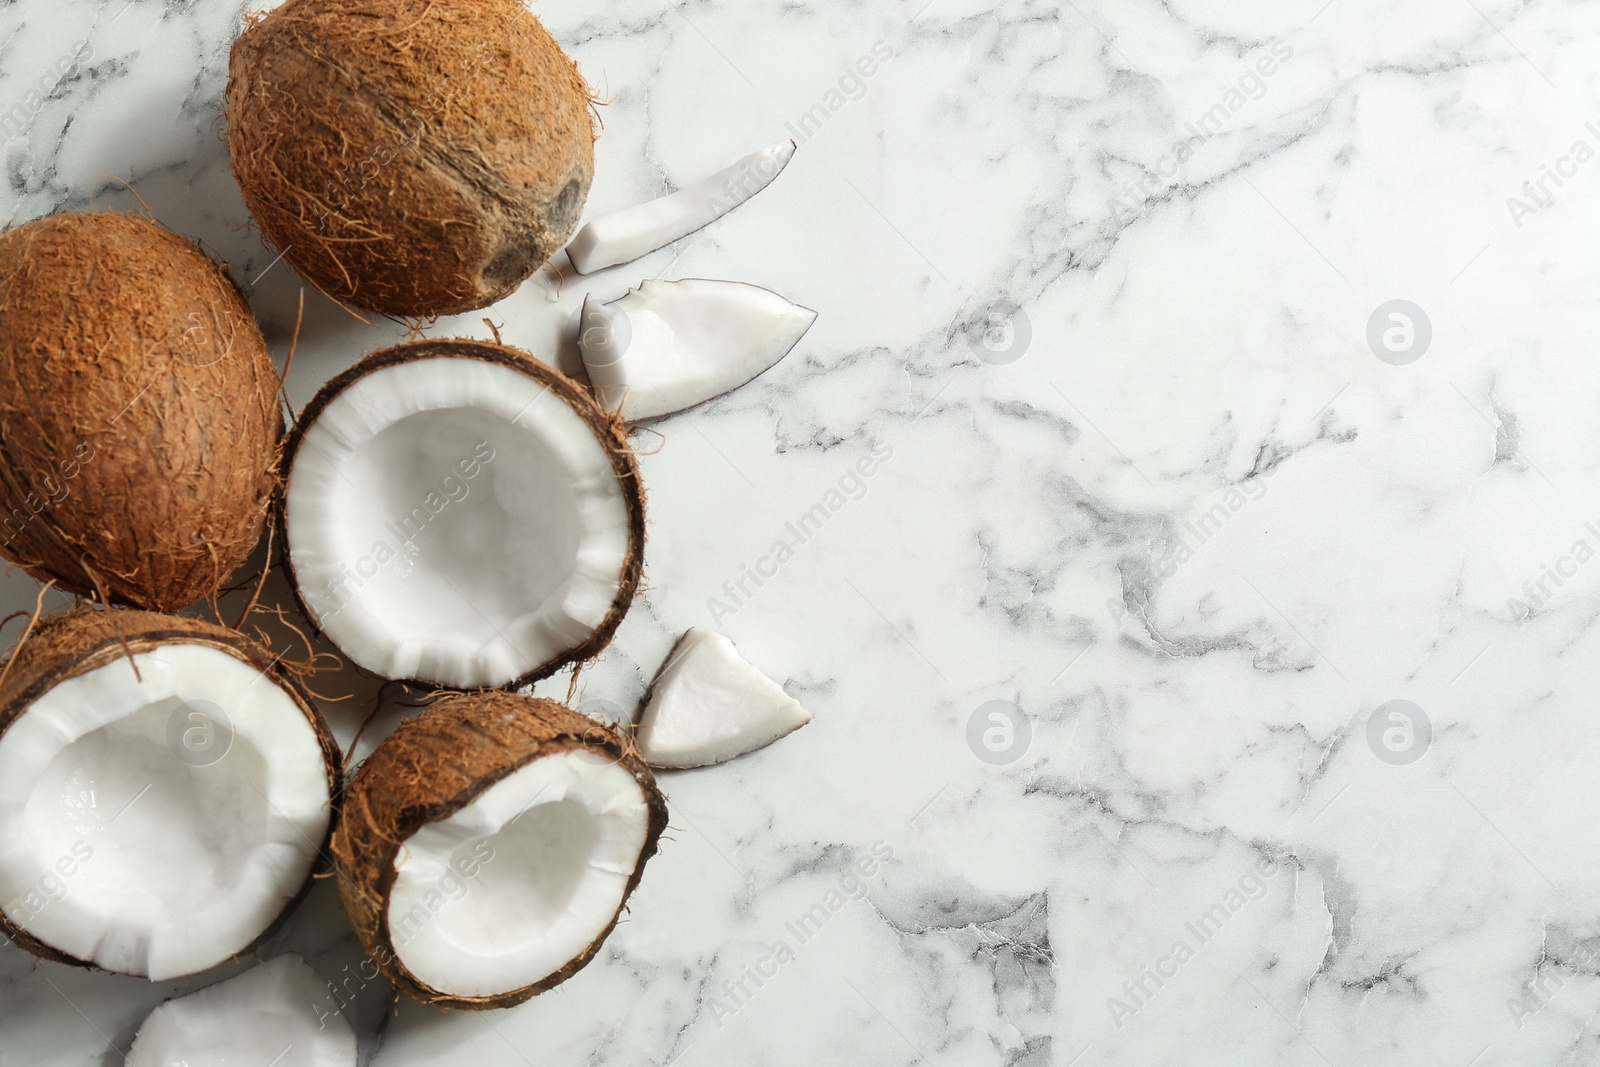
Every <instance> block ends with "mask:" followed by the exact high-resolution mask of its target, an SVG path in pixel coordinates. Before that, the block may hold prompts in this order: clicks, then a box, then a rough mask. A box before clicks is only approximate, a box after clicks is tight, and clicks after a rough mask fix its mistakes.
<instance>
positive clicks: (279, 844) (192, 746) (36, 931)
mask: <svg viewBox="0 0 1600 1067" xmlns="http://www.w3.org/2000/svg"><path fill="white" fill-rule="evenodd" d="M7 671H8V673H7V674H6V675H5V680H4V683H3V684H0V932H4V933H5V934H6V935H7V936H8V937H10V938H11V939H12V940H13V941H14V942H16V943H17V944H18V945H20V946H21V947H23V948H25V949H27V950H28V951H29V952H32V953H33V954H34V955H36V956H39V957H41V958H43V959H49V960H55V961H56V962H58V963H66V964H73V965H76V966H82V967H91V966H92V967H99V968H102V969H104V970H108V971H118V972H122V973H125V974H135V975H144V976H147V977H149V978H152V979H167V978H177V977H180V976H182V975H187V974H194V973H196V972H199V971H203V970H205V969H207V968H208V967H213V966H215V965H216V964H218V963H221V962H222V961H223V960H226V959H228V958H230V957H232V956H235V955H237V954H239V953H240V952H243V951H245V950H246V949H247V948H249V947H250V946H251V945H252V944H253V943H255V942H256V941H257V940H258V939H259V938H260V937H261V936H262V935H263V934H265V933H267V932H268V931H269V930H270V928H271V927H272V926H273V924H274V923H275V922H276V921H277V919H278V918H279V917H280V916H281V915H282V914H283V913H284V912H285V911H287V909H288V908H289V906H290V905H291V904H292V903H293V902H294V901H295V899H296V898H297V897H298V896H299V895H300V894H301V893H302V892H303V890H304V889H305V887H306V885H307V884H308V879H309V877H310V875H311V873H312V871H313V868H314V867H315V865H316V863H317V861H318V858H319V856H320V855H321V852H322V850H323V848H324V847H325V846H326V844H327V841H328V828H329V824H330V822H331V819H332V803H333V800H332V798H333V797H334V796H335V794H336V789H337V785H338V768H339V766H340V759H339V748H338V746H337V745H336V744H335V742H334V740H333V736H332V734H331V733H330V732H329V730H328V726H327V723H326V722H324V721H323V718H322V716H321V714H320V713H318V712H317V710H316V709H315V707H314V706H313V705H312V703H311V701H310V699H309V698H308V697H307V695H306V694H305V692H304V690H302V689H301V687H300V686H299V685H298V684H297V683H296V682H295V681H294V679H293V678H292V677H290V676H289V675H288V674H287V673H286V672H284V671H283V670H282V669H281V668H280V667H278V666H277V661H276V660H275V659H274V658H273V657H270V656H269V655H267V653H266V652H265V651H263V650H262V649H261V648H260V647H259V646H257V645H255V644H254V643H253V642H251V641H250V640H248V639H246V638H245V637H243V636H241V635H240V634H238V633H236V632H234V631H232V630H226V629H223V628H222V627H220V626H215V625H212V624H211V623H206V622H201V621H199V620H197V619H189V618H184V617H182V616H175V615H157V614H154V613H151V612H145V611H131V610H129V611H120V610H118V611H87V610H78V611H74V612H69V613H67V614H64V615H58V616H55V617H54V618H50V619H47V620H45V621H44V622H42V623H40V624H39V626H38V627H37V628H36V629H35V630H34V631H33V633H32V634H31V635H29V636H28V637H27V638H26V640H25V641H24V643H23V644H22V646H21V650H20V651H18V652H16V653H15V655H14V658H13V660H12V662H11V663H10V666H9V668H7Z"/></svg>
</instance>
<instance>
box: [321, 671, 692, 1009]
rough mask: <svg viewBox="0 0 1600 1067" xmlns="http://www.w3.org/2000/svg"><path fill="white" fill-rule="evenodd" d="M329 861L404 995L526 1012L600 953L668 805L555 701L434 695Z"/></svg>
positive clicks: (382, 757)
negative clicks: (538, 996)
mask: <svg viewBox="0 0 1600 1067" xmlns="http://www.w3.org/2000/svg"><path fill="white" fill-rule="evenodd" d="M345 813H346V814H345V817H344V819H343V821H342V822H341V823H340V826H339V829H338V831H337V832H336V833H335V834H334V839H333V852H334V856H335V857H336V859H337V862H338V864H339V868H340V870H341V872H342V874H343V875H344V877H343V878H341V879H340V882H339V890H340V892H341V893H342V894H343V896H344V906H345V911H346V912H347V913H348V914H349V916H350V920H351V922H352V923H353V924H354V925H355V929H356V933H357V934H358V935H359V936H360V939H361V944H362V947H363V948H364V949H365V950H366V951H367V953H368V955H369V956H370V957H371V958H372V959H373V960H375V961H377V962H378V964H379V965H380V966H381V967H382V968H383V970H384V972H385V973H386V974H387V975H388V976H389V978H390V979H391V980H393V982H394V983H395V985H397V986H398V987H399V988H401V989H402V990H404V991H405V992H406V993H408V994H409V995H411V996H412V997H415V998H416V999H418V1000H421V1001H425V1002H429V1003H435V1004H443V1005H446V1006H449V1007H457V1008H503V1007H510V1006H511V1005H513V1004H520V1003H522V1002H523V1001H525V1000H527V999H528V998H529V997H531V996H533V995H534V994H535V993H540V992H543V991H544V990H546V989H549V988H551V987H552V986H555V985H557V984H559V983H560V982H563V981H565V980H566V979H568V978H570V977H571V976H572V975H573V974H574V973H576V972H577V971H578V970H579V969H580V968H582V967H583V966H584V965H585V964H586V963H588V962H589V961H590V960H591V959H592V958H593V957H594V954H595V953H596V952H597V951H598V950H599V948H600V944H601V942H602V941H604V940H605V938H606V936H607V935H608V934H610V932H611V929H612V927H614V926H615V925H616V922H617V919H618V917H619V916H620V915H621V913H622V908H623V906H624V905H625V904H626V903H627V901H628V897H629V895H630V894H632V892H633V890H634V888H635V887H636V886H637V885H638V884H639V878H640V876H641V874H642V873H643V871H644V865H645V861H647V860H648V859H649V858H650V857H651V856H653V855H654V854H655V851H656V841H657V839H658V838H659V837H660V836H661V831H662V830H663V829H664V828H665V827H666V823H667V808H666V802H665V800H664V799H663V798H662V796H661V793H660V791H659V790H658V789H657V788H656V785H655V779H654V777H653V776H652V775H651V773H650V769H649V768H648V767H646V766H645V764H644V761H643V760H641V759H640V758H639V756H638V754H637V753H636V752H635V751H634V749H633V745H632V743H631V742H629V741H628V740H626V739H625V738H624V737H623V736H621V735H620V734H618V733H617V732H616V731H614V730H612V729H611V728H610V727H608V726H604V725H601V724H600V723H597V722H595V721H594V720H592V719H589V718H588V717H586V716H584V715H580V714H579V713H578V712H575V711H573V710H572V709H570V708H567V707H564V706H563V705H560V704H557V703H555V702H553V701H549V700H542V699H538V698H534V697H524V696H516V695H513V694H510V693H504V692H498V691H487V692H481V693H455V694H449V695H446V696H443V697H441V698H440V699H439V700H437V701H436V702H434V703H433V704H432V705H431V706H430V707H429V708H428V709H427V710H426V711H425V712H423V713H422V714H421V715H419V716H418V717H417V718H414V719H411V720H409V721H407V722H405V723H402V724H401V726H400V728H399V729H398V730H397V731H395V733H394V734H393V735H391V736H390V737H389V738H387V739H386V740H385V741H384V742H383V743H382V744H381V745H379V746H378V748H377V750H376V751H374V752H373V754H372V755H371V756H369V757H368V758H367V760H366V762H365V763H363V764H362V766H361V769H360V770H359V771H358V772H357V773H356V776H355V779H354V780H353V781H352V782H351V783H350V786H349V790H348V794H347V800H346V803H345Z"/></svg>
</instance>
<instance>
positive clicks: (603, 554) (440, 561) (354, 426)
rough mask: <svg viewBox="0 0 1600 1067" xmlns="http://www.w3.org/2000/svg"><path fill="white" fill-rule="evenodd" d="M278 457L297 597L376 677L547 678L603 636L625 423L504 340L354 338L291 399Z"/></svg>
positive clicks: (638, 535) (612, 621) (629, 562)
mask: <svg viewBox="0 0 1600 1067" xmlns="http://www.w3.org/2000/svg"><path fill="white" fill-rule="evenodd" d="M285 471H286V492H285V507H284V519H283V522H284V532H285V541H286V544H287V545H288V558H289V569H290V572H291V581H292V583H293V585H294V587H295V589H296V591H297V594H298V596H299V597H300V600H301V603H302V604H303V605H304V607H305V609H306V612H307V614H308V616H309V617H310V618H311V619H312V620H313V621H314V622H315V623H316V624H317V626H318V627H320V628H321V630H322V632H323V633H324V634H326V635H327V636H328V638H329V639H330V640H332V641H333V643H334V644H336V645H338V646H339V648H340V649H341V650H342V651H343V652H344V653H345V654H346V655H347V656H349V657H350V658H351V659H352V660H354V661H355V662H356V663H357V664H359V665H361V666H362V667H365V668H366V669H368V670H370V671H373V672H375V673H377V674H380V675H383V676H385V677H388V678H399V679H408V680H415V681H419V682H423V683H426V684H432V685H443V686H450V687H453V688H462V689H465V688H478V687H486V686H502V685H508V684H513V683H515V684H524V683H527V682H531V681H534V680H537V679H539V678H543V677H546V676H548V675H549V674H551V673H553V672H555V671H556V670H558V669H560V668H561V667H562V666H564V665H566V664H568V663H572V662H575V661H581V660H585V659H588V658H590V657H592V656H594V655H595V654H596V653H598V652H599V651H600V650H601V649H602V648H603V647H605V645H606V643H607V642H608V641H609V640H610V639H611V635H612V633H613V632H614V631H615V630H616V627H617V624H618V623H619V622H620V621H621V619H622V615H623V613H624V612H626V611H627V609H628V605H629V604H630V603H631V602H632V600H633V594H634V590H635V589H636V588H637V586H638V584H639V576H640V570H641V566H642V563H641V561H642V557H643V549H644V536H645V534H644V502H643V496H642V493H641V491H640V488H639V474H638V468H637V465H636V464H635V461H634V458H633V453H632V452H631V450H630V449H629V447H628V443H627V439H626V437H625V436H624V434H623V432H622V430H621V429H620V428H619V425H618V424H617V423H616V421H615V420H614V419H613V418H612V417H611V416H610V415H609V414H607V413H606V412H605V411H604V410H602V409H601V408H600V406H599V405H598V404H596V403H595V401H594V400H593V399H592V398H591V396H590V395H589V393H588V392H587V391H586V390H584V389H583V388H581V387H580V386H578V385H576V384H574V383H573V382H572V381H570V380H569V379H567V378H566V377H565V376H563V375H562V374H560V373H558V372H557V371H554V370H552V369H551V368H549V367H547V366H545V365H544V364H543V363H540V362H539V361H538V360H536V359H534V358H533V357H532V356H530V355H528V354H526V353H524V352H519V351H517V350H516V349H512V348H507V347H505V346H502V345H498V344H490V343H488V342H483V341H467V340H459V341H420V342H413V343H410V344H405V345H400V346H398V347H395V348H390V349H386V350H384V351H382V352H377V353H375V354H373V355H371V356H368V357H367V358H366V359H364V360H362V361H361V362H360V363H358V364H357V365H356V366H354V367H353V368H351V369H350V370H348V371H346V372H345V373H344V374H341V375H339V376H338V377H337V378H334V379H333V380H332V381H330V382H329V383H328V384H327V385H325V386H324V387H323V389H322V391H321V392H319V393H318V394H317V396H316V398H315V399H314V400H312V402H311V403H310V404H309V405H308V406H307V407H306V410H305V412H304V413H303V414H302V415H301V417H300V421H299V423H298V424H297V426H296V428H295V431H294V432H293V434H291V436H290V439H289V445H288V450H287V454H286V456H285Z"/></svg>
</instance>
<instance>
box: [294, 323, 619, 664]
mask: <svg viewBox="0 0 1600 1067" xmlns="http://www.w3.org/2000/svg"><path fill="white" fill-rule="evenodd" d="M416 359H477V360H482V361H484V362H486V363H495V364H499V365H500V366H502V367H509V368H511V369H512V370H514V371H516V372H518V373H519V374H525V375H527V376H528V377H530V378H532V379H534V380H535V381H537V382H538V383H539V384H540V385H543V386H544V387H545V388H546V389H548V390H549V391H550V392H551V393H553V394H554V395H555V396H557V397H559V398H560V399H561V400H562V401H563V402H565V403H566V404H567V406H568V407H570V408H572V409H573V411H575V412H576V413H577V414H578V415H579V416H580V417H581V418H582V419H583V421H584V422H586V423H588V425H589V428H590V429H591V430H593V431H594V435H595V437H596V438H597V439H598V440H599V442H600V444H601V446H602V447H603V448H604V449H605V450H606V453H607V455H609V456H610V457H611V469H612V471H614V472H615V473H616V476H617V481H618V482H619V483H621V485H622V495H623V500H624V502H625V503H626V505H627V508H628V554H627V557H626V558H625V559H624V560H623V563H622V573H621V574H620V575H619V577H618V587H617V596H616V599H615V600H613V601H612V602H611V610H610V611H608V612H607V613H606V617H605V618H604V619H602V620H601V622H600V625H599V626H598V627H597V628H596V629H595V631H594V633H593V634H591V635H590V636H589V639H588V640H587V641H585V642H584V643H583V644H581V645H579V646H577V647H576V648H573V649H569V650H568V651H567V652H566V653H565V654H563V655H561V656H558V657H556V658H555V659H553V660H551V661H550V662H548V663H545V664H543V665H542V666H540V667H537V668H535V669H534V670H532V671H529V672H528V673H526V674H524V675H522V676H520V677H518V678H514V679H512V680H511V681H509V682H506V683H504V685H503V686H502V687H503V688H511V689H516V688H520V687H522V686H525V685H532V684H533V683H534V682H537V681H539V680H540V679H542V678H548V677H549V676H550V675H552V674H554V673H555V672H556V671H559V670H560V669H561V668H563V667H565V666H567V665H569V664H572V663H582V662H585V661H586V660H591V659H593V658H594V657H595V656H598V655H599V654H600V653H601V652H602V651H603V650H604V649H605V647H606V645H608V644H610V643H611V638H612V636H613V635H614V634H615V633H616V632H617V627H618V626H620V625H621V624H622V618H623V616H624V615H626V614H627V613H628V608H629V607H630V606H631V605H632V604H633V597H634V594H635V593H637V592H638V590H639V581H640V579H641V578H642V577H643V575H644V543H645V527H644V488H643V483H642V482H641V481H640V480H639V462H638V460H637V459H635V458H634V454H633V448H632V446H630V445H629V444H628V431H627V426H626V424H625V423H623V422H622V421H621V420H620V419H619V418H617V417H615V416H613V415H611V414H609V413H608V412H607V411H606V410H605V409H604V408H602V407H601V406H600V405H599V404H598V403H597V402H596V401H595V399H594V397H593V396H592V395H591V394H590V392H589V391H588V390H587V389H585V388H584V387H583V386H581V385H579V384H578V383H576V382H574V381H573V380H572V379H571V378H568V377H567V376H566V375H565V374H562V373H561V372H560V371H558V370H555V369H554V368H552V367H550V366H548V365H546V364H544V363H542V362H540V361H539V360H537V359H535V358H534V357H533V356H531V355H529V354H528V353H526V352H523V351H521V350H520V349H516V348H511V347H508V346H506V345H500V344H493V343H491V342H489V341H475V340H470V339H467V338H460V339H455V340H441V341H409V342H407V343H405V344H400V345H395V346H394V347H393V348H385V349H382V350H381V351H378V352H374V353H372V354H371V355H369V356H367V357H366V358H365V359H363V360H361V361H360V362H359V363H357V364H356V365H355V366H353V367H351V368H350V369H349V370H347V371H345V372H344V373H343V374H340V375H338V376H337V377H335V378H332V379H330V380H329V381H328V382H327V383H326V384H325V385H323V387H322V388H321V389H320V390H318V391H317V395H316V396H314V397H312V398H311V403H309V404H307V405H306V406H305V410H304V411H302V412H301V413H300V417H299V419H297V420H296V421H295V425H294V429H293V430H291V431H290V432H289V437H288V443H287V445H286V446H285V448H284V452H283V484H284V485H286V486H287V485H288V483H289V474H290V472H291V471H293V470H294V458H295V456H296V455H297V454H298V453H299V451H300V445H301V443H302V442H303V441H304V440H305V434H306V431H307V430H309V429H310V428H311V427H312V426H313V425H315V424H316V421H317V418H318V417H319V416H321V414H322V412H323V411H324V410H325V409H326V408H327V406H328V405H329V404H331V403H332V402H333V401H334V398H336V397H337V396H338V395H339V394H340V393H342V392H344V391H345V390H346V389H348V388H350V386H352V385H354V384H355V383H356V382H358V381H360V380H361V379H362V378H365V377H366V376H367V375H369V374H371V373H373V372H374V371H379V370H382V369H384V368H385V367H393V366H397V365H399V364H401V363H409V362H411V361H412V360H416ZM288 510H289V509H288V507H287V505H286V506H285V507H283V508H281V509H279V511H278V516H277V521H278V537H279V540H280V541H281V543H282V544H283V545H284V549H285V550H284V561H285V566H284V570H285V572H286V573H287V577H288V579H289V588H290V590H291V591H292V592H293V593H294V598H295V603H296V604H297V605H298V606H299V608H300V613H301V614H302V615H304V616H305V617H306V619H307V620H308V621H310V623H311V624H312V625H313V626H316V627H317V628H318V630H319V632H320V631H321V622H320V621H319V620H318V619H317V616H316V613H315V612H313V611H312V610H311V608H310V607H309V606H308V605H307V604H306V602H305V598H304V597H303V596H302V595H301V593H300V580H299V578H298V576H297V575H296V574H295V569H294V551H293V550H294V546H293V545H292V544H291V543H290V541H289V522H288ZM323 636H324V637H327V634H326V633H323ZM328 640H329V641H330V642H331V643H333V644H335V645H337V644H338V642H336V641H333V639H332V638H328ZM398 680H400V681H404V682H407V683H408V684H411V685H418V686H424V687H437V686H438V683H437V682H434V681H430V680H429V679H426V678H404V679H398Z"/></svg>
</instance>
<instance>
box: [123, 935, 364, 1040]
mask: <svg viewBox="0 0 1600 1067" xmlns="http://www.w3.org/2000/svg"><path fill="white" fill-rule="evenodd" d="M355 1062H356V1035H355V1033H354V1032H353V1031H352V1030H351V1029H350V1024H349V1023H348V1022H347V1021H346V1020H345V1018H344V1016H343V1015H341V1014H340V1013H339V1006H338V1003H337V1001H335V1000H334V998H333V997H332V996H331V995H330V994H329V991H328V986H327V984H326V983H325V982H323V980H322V979H321V978H320V977H318V975H317V972H316V971H313V970H312V969H311V968H310V967H309V966H307V964H306V962H305V960H303V959H301V958H300V957H299V956H294V955H288V956H278V957H277V958H275V959H271V960H268V961H267V962H266V963H263V964H261V965H260V966H258V967H252V968H250V969H249V970H248V971H245V972H244V973H243V974H241V975H239V976H237V977H235V978H230V979H228V980H227V981H225V982H218V983H217V984H216V985H212V986H207V987H206V988H204V989H202V990H200V991H199V992H197V993H190V994H189V995H188V996H186V997H178V998H176V999H175V1000H169V1001H167V1002H166V1003H165V1004H163V1005H161V1006H160V1007H158V1008H156V1009H155V1010H154V1011H152V1012H151V1013H150V1014H149V1015H148V1016H147V1017H146V1018H145V1021H144V1025H142V1026H140V1027H139V1033H138V1036H136V1037H135V1038H134V1039H133V1047H132V1048H131V1049H129V1050H128V1057H127V1059H126V1060H124V1061H123V1063H124V1065H125V1067H242V1065H246V1064H259V1065H261V1067H267V1065H268V1064H269V1063H270V1064H271V1067H355Z"/></svg>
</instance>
